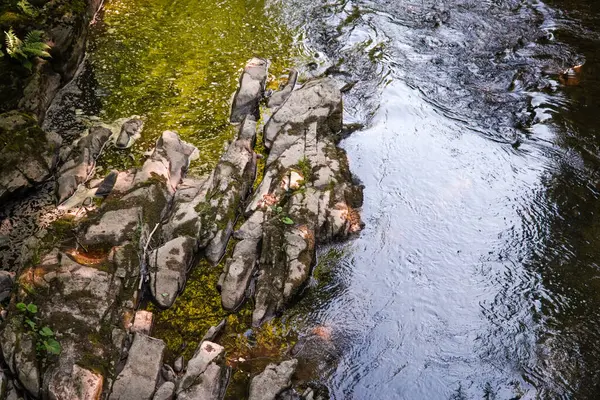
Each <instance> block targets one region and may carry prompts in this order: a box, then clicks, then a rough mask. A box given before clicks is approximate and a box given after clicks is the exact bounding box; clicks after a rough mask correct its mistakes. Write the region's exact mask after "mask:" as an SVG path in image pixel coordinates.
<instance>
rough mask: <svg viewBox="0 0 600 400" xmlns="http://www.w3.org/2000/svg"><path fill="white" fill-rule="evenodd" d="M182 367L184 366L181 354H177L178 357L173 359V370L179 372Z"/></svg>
mask: <svg viewBox="0 0 600 400" xmlns="http://www.w3.org/2000/svg"><path fill="white" fill-rule="evenodd" d="M183 367H184V360H183V356H179V357H177V360H175V363H173V369H174V370H175V372H177V373H179V372H181V371H183Z"/></svg>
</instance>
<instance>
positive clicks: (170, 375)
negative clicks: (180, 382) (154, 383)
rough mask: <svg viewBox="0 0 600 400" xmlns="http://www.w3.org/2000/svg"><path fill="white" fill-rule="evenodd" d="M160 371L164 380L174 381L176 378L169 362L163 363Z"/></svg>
mask: <svg viewBox="0 0 600 400" xmlns="http://www.w3.org/2000/svg"><path fill="white" fill-rule="evenodd" d="M160 373H161V374H162V377H163V379H164V380H165V381H168V382H175V381H176V380H177V375H175V371H173V368H171V366H170V365H169V364H163V366H162V368H161V370H160Z"/></svg>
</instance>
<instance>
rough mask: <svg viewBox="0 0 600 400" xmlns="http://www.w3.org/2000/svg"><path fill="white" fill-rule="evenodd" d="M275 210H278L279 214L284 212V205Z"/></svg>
mask: <svg viewBox="0 0 600 400" xmlns="http://www.w3.org/2000/svg"><path fill="white" fill-rule="evenodd" d="M275 211H277V213H278V214H279V213H281V212H283V208H282V207H277V208H276V209H275Z"/></svg>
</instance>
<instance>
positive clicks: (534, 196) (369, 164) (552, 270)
mask: <svg viewBox="0 0 600 400" xmlns="http://www.w3.org/2000/svg"><path fill="white" fill-rule="evenodd" d="M137 3H139V4H137ZM163 3H165V2H154V3H153V2H144V1H141V0H140V1H137V2H136V4H137V6H136V7H128V6H126V4H125V3H121V2H118V1H113V2H109V3H108V5H107V11H106V15H105V19H104V22H103V23H104V24H105V25H104V26H103V27H102V28H101V29H103V30H102V34H101V35H98V36H97V38H96V39H95V41H93V42H92V45H91V54H92V60H94V57H95V60H96V61H95V62H96V66H97V71H98V72H97V75H98V80H99V87H100V89H99V93H101V96H104V97H105V98H108V100H106V99H105V110H106V111H105V112H106V113H107V114H108V115H109V116H110V117H120V116H127V115H130V114H133V113H143V112H144V109H146V110H148V109H149V111H148V113H149V115H150V116H149V121H150V124H149V126H150V127H149V129H150V132H154V133H155V131H156V132H157V131H159V130H160V129H164V128H168V127H169V126H168V125H173V124H175V125H176V128H177V127H178V128H179V129H180V130H183V133H184V137H186V138H187V139H188V140H190V138H192V139H191V140H192V141H194V140H195V142H194V143H195V144H197V145H199V146H201V148H202V146H204V147H205V148H207V149H208V154H209V155H208V156H203V157H205V158H204V159H202V160H201V161H202V162H204V163H205V164H207V165H208V166H210V163H211V160H214V159H215V157H216V155H218V153H219V149H220V146H221V145H222V143H223V141H224V140H226V139H227V138H228V137H229V135H230V134H231V133H230V130H229V128H228V127H226V126H225V125H224V124H225V122H223V120H224V118H226V112H225V111H223V110H225V108H226V106H224V104H226V102H227V100H228V98H229V95H230V93H231V92H232V90H233V88H234V87H235V76H236V74H237V71H238V69H239V68H240V67H241V65H242V64H241V60H243V59H246V58H248V57H250V56H251V55H252V53H253V52H254V53H258V52H260V53H262V54H260V55H264V56H266V57H271V58H275V60H274V61H275V62H274V65H276V66H277V67H276V68H278V70H277V71H276V73H277V72H279V73H280V72H281V71H283V69H284V68H285V67H287V66H288V65H289V64H291V63H293V61H292V59H295V60H298V59H302V60H303V59H305V58H306V57H307V55H310V56H311V57H314V59H315V62H314V63H313V64H311V65H313V66H315V67H316V68H319V67H323V69H324V68H326V67H328V66H331V65H335V66H336V67H335V68H330V69H329V71H330V72H331V74H332V75H334V76H336V77H338V78H340V79H343V80H345V81H347V82H348V83H349V86H348V87H349V88H350V89H349V91H347V92H346V94H345V99H344V101H345V120H346V122H348V123H358V124H361V125H362V126H363V128H362V129H360V130H359V131H357V132H354V133H353V134H352V135H350V136H349V137H348V138H347V139H345V140H344V141H343V147H344V148H345V149H346V150H347V152H348V155H349V158H350V165H351V169H352V170H353V172H354V173H355V174H356V176H357V179H359V180H360V181H361V182H362V183H363V184H364V185H365V204H364V208H363V218H364V221H365V222H366V228H365V230H364V231H363V232H362V233H361V234H360V236H359V237H358V238H357V239H356V240H354V241H352V242H350V243H349V244H346V245H343V246H341V249H342V254H343V255H342V256H341V258H339V259H338V261H337V262H335V263H334V264H335V265H334V267H333V270H332V271H330V272H331V274H330V275H331V276H329V278H328V279H329V280H328V282H327V284H326V285H321V286H318V290H320V291H321V293H320V294H319V296H317V297H318V298H315V297H314V296H313V293H311V290H312V291H313V292H314V290H315V289H314V288H313V289H309V290H308V293H307V299H309V300H310V301H313V304H309V305H307V304H306V303H307V302H308V301H307V300H305V301H304V302H302V301H301V304H300V305H299V306H298V307H300V308H301V309H302V310H304V311H303V314H302V315H301V316H298V315H297V314H295V312H294V311H290V315H289V316H288V317H289V318H290V319H294V318H297V319H299V320H302V321H303V323H302V324H303V325H302V326H303V328H302V329H304V330H305V331H309V330H310V329H314V327H320V328H319V329H324V328H323V327H325V329H326V330H327V332H328V336H331V340H332V342H333V343H334V345H335V349H336V361H335V362H334V363H329V364H327V365H325V366H323V367H322V368H323V370H322V372H323V373H322V374H321V378H320V383H322V384H323V385H324V386H325V387H326V388H327V390H328V392H329V395H330V397H331V398H333V399H410V400H414V399H480V398H484V399H517V398H521V399H536V398H539V399H554V398H565V399H567V398H568V399H595V398H598V396H600V376H599V375H600V350H599V349H600V290H599V289H600V279H599V278H600V271H599V265H598V262H599V261H600V240H599V238H600V236H599V234H600V218H599V216H600V202H599V199H598V196H599V192H598V183H597V182H598V174H599V172H600V170H599V167H600V158H599V157H598V154H600V148H599V147H600V142H599V141H598V139H597V138H598V133H599V131H598V126H599V122H600V101H599V100H600V85H599V84H600V67H598V65H599V62H600V6H599V4H598V3H597V2H595V1H594V0H548V1H546V2H541V1H537V0H447V1H439V0H437V1H433V0H378V1H364V0H356V1H353V0H347V1H337V2H323V3H320V2H312V1H307V0H290V1H283V2H282V3H278V4H276V5H274V4H271V5H270V6H269V7H268V9H271V8H273V7H275V6H276V8H277V10H278V11H277V15H279V14H281V16H280V20H279V22H277V23H276V22H273V20H272V19H271V18H264V16H263V15H262V14H261V13H260V12H259V13H258V14H257V15H255V14H254V13H256V10H257V9H262V8H263V7H264V6H265V5H264V4H263V3H261V2H247V3H244V4H242V3H243V2H242V3H240V2H235V4H233V3H231V4H233V6H228V5H227V4H228V3H227V2H219V1H215V2H211V3H210V4H209V6H207V7H204V8H202V7H195V6H193V5H190V4H191V3H190V2H185V1H183V2H179V3H173V4H170V5H167V4H166V3H165V4H163ZM167 3H169V2H167ZM213 3H214V4H213ZM238 3H239V4H238ZM111 4H112V5H111ZM128 10H129V11H128ZM211 10H213V11H214V18H212V19H206V18H205V20H203V23H199V24H197V25H193V24H187V23H185V21H186V19H185V18H188V20H189V17H190V15H191V16H194V18H202V16H203V15H204V16H205V14H206V13H209V14H210V13H212V12H213V11H211ZM240 10H241V11H240ZM120 13H121V15H127V13H131V14H132V15H134V16H135V15H136V14H140V15H138V16H136V17H135V18H134V17H131V18H129V19H127V18H124V17H122V16H119V15H120ZM143 18H146V20H144V19H143ZM177 18H183V20H182V21H180V22H179V24H171V23H169V22H168V21H174V20H176V19H177ZM276 19H277V18H275V20H276ZM225 20H227V21H228V23H227V24H224V23H223V21H225ZM136 21H137V22H136ZM140 21H141V22H140ZM148 21H150V22H148ZM211 21H212V22H211ZM265 21H266V22H265ZM246 22H248V23H246ZM263 22H264V26H263V25H260V24H262V23H263ZM137 23H142V25H141V26H137V25H136V24H137ZM259 25H260V26H259ZM282 25H287V27H288V28H290V27H291V32H287V33H286V31H285V29H283V28H282ZM165 26H166V27H167V28H165ZM165 29H166V31H165ZM218 31H220V32H221V33H220V34H218V35H217V34H216V33H215V32H218ZM156 32H160V35H158V34H157V33H156ZM211 34H213V35H217V36H215V39H214V40H207V39H206V37H207V36H206V35H211ZM119 35H121V39H120V40H119V39H118V40H115V39H114V37H119ZM198 35H204V36H198ZM198 37H203V38H204V39H197V38H198ZM157 38H158V39H157ZM194 38H196V39H194ZM240 38H243V40H241V41H240ZM198 40H199V41H200V44H198V43H196V42H195V41H198ZM292 42H295V43H296V44H295V45H294V44H293V43H292ZM232 43H237V44H236V45H232ZM275 44H276V45H277V46H275ZM227 46H230V47H229V48H228V47H227ZM188 47H190V48H191V49H192V50H193V49H196V50H197V49H198V48H200V49H201V50H202V51H200V52H193V51H191V50H190V51H187V50H186V49H188ZM165 48H166V49H169V50H172V51H171V53H172V54H170V55H169V56H171V55H172V57H175V58H176V60H171V61H170V62H171V64H169V63H168V62H167V63H161V62H160V61H156V60H160V59H161V58H160V57H164V54H165V51H164V49H165ZM131 49H135V52H134V53H132V54H133V55H134V56H135V57H133V58H126V57H121V58H119V57H118V56H115V52H116V53H118V54H126V53H127V52H129V51H130V50H131ZM224 49H228V50H224ZM119 52H120V53H119ZM291 53H294V57H292V55H291ZM286 54H287V55H286ZM136 55H137V56H136ZM140 55H141V56H140ZM111 57H112V58H111ZM139 57H142V58H141V59H140V58H139ZM144 57H145V58H144ZM136 60H137V61H136ZM238 61H239V62H238ZM582 64H583V66H582V67H581V68H576V69H575V71H574V74H573V76H570V77H568V76H566V75H563V74H562V72H563V71H565V70H567V69H568V68H571V67H575V66H579V65H582ZM102 65H104V67H102ZM115 68H120V70H121V71H123V69H125V70H126V73H122V75H116V72H115ZM196 69H197V70H199V71H203V75H200V77H199V78H197V79H196V78H194V77H193V76H194V75H193V74H194V73H195V72H194V71H195V70H196ZM103 71H104V72H103ZM206 71H208V72H211V71H212V72H213V75H210V74H207V73H206ZM196 72H197V71H196ZM103 75H104V76H103ZM167 75H168V76H167ZM117 76H119V77H120V79H121V81H116V80H115V78H116V77H117ZM165 77H166V78H165ZM182 77H183V78H182ZM182 79H183V81H182ZM198 81H199V82H200V83H198ZM132 82H133V83H132ZM182 82H183V83H182ZM142 83H143V84H142ZM194 85H196V86H194ZM121 87H123V88H122V89H119V88H121ZM211 87H213V89H211V90H213V91H209V89H210V88H211ZM215 87H216V88H215ZM102 90H104V92H102ZM199 90H204V92H201V91H199ZM213 94H215V95H213ZM111 96H112V97H111ZM215 96H216V97H215ZM176 97H179V98H181V97H183V98H184V100H177V101H172V99H173V98H176ZM111 99H112V100H111ZM213 101H214V102H216V103H217V105H216V106H212V105H210V104H209V103H211V102H213ZM197 104H200V105H202V107H198V106H197ZM205 105H206V107H204V106H205ZM211 107H212V108H211ZM193 110H195V111H193ZM207 110H212V111H210V112H208V111H207ZM120 114H123V115H120ZM199 118H200V120H201V122H200V123H198V122H197V120H198V119H199ZM190 121H192V122H190ZM193 121H196V122H193ZM194 124H196V125H194ZM163 125H164V126H163ZM202 129H204V130H205V131H206V130H207V131H208V132H209V133H208V134H207V135H204V136H202V135H200V136H198V135H197V133H198V132H202ZM186 132H188V133H186ZM186 134H187V136H186ZM147 135H148V134H147ZM153 137H155V135H154V136H153V135H149V136H148V137H147V139H148V140H150V139H152V138H153ZM193 138H196V139H193ZM152 140H153V139H152ZM141 143H142V144H141V145H140V146H142V147H143V146H146V145H147V144H148V143H149V141H142V142H141ZM143 150H144V149H142V148H140V149H139V154H141V153H142V152H143ZM204 154H207V152H205V153H204ZM210 154H212V156H210ZM203 168H204V167H200V168H199V169H200V170H203ZM204 169H206V168H204ZM311 296H312V297H311ZM302 304H304V305H307V307H301V306H302ZM306 310H308V311H306ZM296 313H298V312H296Z"/></svg>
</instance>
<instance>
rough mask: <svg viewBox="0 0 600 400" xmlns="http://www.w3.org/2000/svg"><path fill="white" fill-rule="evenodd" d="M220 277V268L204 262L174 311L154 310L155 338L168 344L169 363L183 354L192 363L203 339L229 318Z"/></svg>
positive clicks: (176, 302)
mask: <svg viewBox="0 0 600 400" xmlns="http://www.w3.org/2000/svg"><path fill="white" fill-rule="evenodd" d="M220 273H221V269H220V268H218V267H211V266H210V264H209V263H208V262H206V261H202V262H200V264H199V265H198V266H197V267H196V268H194V269H193V270H192V271H191V274H190V276H189V278H188V282H187V285H186V288H185V290H184V291H183V293H182V294H181V295H180V296H179V297H178V298H177V300H176V301H175V304H174V305H173V306H172V307H171V308H169V309H167V310H164V311H161V310H158V309H157V308H155V307H151V309H152V310H153V312H154V313H155V319H154V329H153V331H152V334H153V336H154V337H157V338H160V339H163V340H164V341H165V343H166V345H167V351H166V359H167V360H170V361H173V360H174V359H175V358H176V357H177V356H178V355H179V354H182V353H183V354H184V356H185V357H186V359H188V360H189V359H190V358H191V356H192V355H193V354H194V351H195V350H196V347H197V345H198V342H199V340H200V339H201V338H202V335H204V333H205V332H206V331H207V330H208V328H210V327H211V326H214V325H217V324H218V323H219V322H220V321H221V320H222V319H223V318H224V317H225V316H226V315H227V313H226V312H225V310H223V308H222V307H221V296H220V295H219V293H218V291H217V288H216V282H217V280H218V278H219V274H220Z"/></svg>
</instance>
